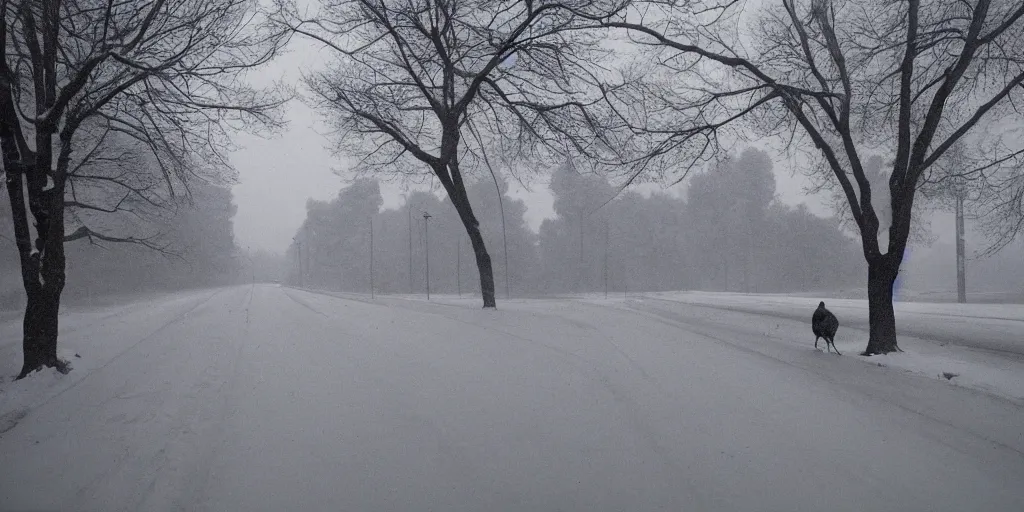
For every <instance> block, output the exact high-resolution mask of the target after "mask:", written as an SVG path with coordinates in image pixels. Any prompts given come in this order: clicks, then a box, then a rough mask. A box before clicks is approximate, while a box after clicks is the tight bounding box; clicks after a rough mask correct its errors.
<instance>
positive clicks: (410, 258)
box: [405, 198, 413, 293]
mask: <svg viewBox="0 0 1024 512" xmlns="http://www.w3.org/2000/svg"><path fill="white" fill-rule="evenodd" d="M405 211H406V212H408V214H409V293H412V292H413V290H412V205H411V204H409V199H408V198H406V200H405Z"/></svg>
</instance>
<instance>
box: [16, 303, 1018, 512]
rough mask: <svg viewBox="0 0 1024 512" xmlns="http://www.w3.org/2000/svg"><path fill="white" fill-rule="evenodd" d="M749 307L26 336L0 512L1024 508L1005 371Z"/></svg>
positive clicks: (609, 308)
mask: <svg viewBox="0 0 1024 512" xmlns="http://www.w3.org/2000/svg"><path fill="white" fill-rule="evenodd" d="M705 298H706V297H705ZM709 300H710V299H709ZM716 300H717V299H716ZM744 300H747V299H744ZM793 300H795V299H793ZM751 303H754V304H755V305H756V304H757V301H756V300H753V301H752V302H747V303H746V304H745V305H744V304H741V306H743V307H733V308H732V310H728V309H721V307H722V305H721V304H717V306H718V307H717V308H709V307H707V305H706V304H705V305H703V306H702V305H694V304H687V303H685V301H683V300H682V299H680V298H679V297H678V296H663V297H660V298H641V299H629V300H624V299H622V298H617V299H609V300H603V299H597V298H593V299H580V300H514V301H505V302H499V307H500V308H501V309H499V310H497V311H484V310H481V309H479V303H478V302H477V301H475V300H470V299H462V300H459V299H452V298H447V297H445V298H439V299H438V300H435V301H434V302H433V303H427V302H425V301H422V300H407V299H401V298H394V297H390V298H378V299H377V300H375V301H371V300H370V299H369V298H368V297H360V296H349V297H335V296H330V295H323V294H315V293H310V292H305V291H300V290H294V289H290V288H284V287H277V286H273V285H257V286H255V287H248V286H246V287H234V288H224V289H217V290H206V291H197V292H190V293H180V294H173V295H165V296H160V297H154V298H152V299H149V300H145V301H140V302H137V303H134V304H130V305H125V306H117V307H105V308H96V309H92V310H81V309H78V310H71V311H69V312H68V313H67V314H66V315H65V316H64V318H63V323H64V327H63V329H62V346H63V347H64V349H65V353H66V354H68V355H69V356H70V357H71V358H72V362H73V364H74V366H75V370H74V371H73V372H72V373H71V374H70V375H67V376H57V375H54V374H53V373H52V372H50V373H41V374H36V375H33V376H31V377H30V378H29V379H26V380H25V381H20V382H14V383H12V382H9V378H10V376H11V375H13V374H15V373H16V372H17V370H18V366H19V363H20V351H19V350H18V347H17V343H18V340H19V338H18V334H19V325H18V322H17V321H14V320H11V321H7V322H5V323H2V324H0V375H3V376H5V378H6V380H5V381H4V382H2V383H0V415H2V416H0V431H2V433H0V468H3V472H2V474H0V510H85V511H89V510H97V511H99V510H102V511H113V510H133V511H134V510H210V511H233V510H239V511H242V510H245V511H250V510H267V511H280V510H302V511H306V510H331V511H335V510H417V511H419V510H445V511H448V510H530V511H534V510H587V511H592V510H615V511H620V510H638V511H639V510H687V511H690V510H695V511H700V510H744V511H746V510H777V511H800V510H807V511H818V510H851V511H869V510H921V511H943V510H950V511H954V510H955V511H963V510H986V511H998V510H1008V511H1010V510H1012V511H1019V510H1024V487H1022V486H1021V484H1020V483H1021V482H1022V481H1024V409H1022V403H1024V386H1021V381H1022V379H1024V369H1022V367H1021V364H1022V363H1021V361H1020V358H1018V357H1016V355H1015V354H1014V352H1013V351H1012V350H1002V351H993V350H976V349H972V348H969V347H964V346H959V345H960V344H947V345H946V346H942V343H944V342H936V341H932V340H930V339H921V340H918V339H914V338H911V337H904V338H901V344H902V345H903V346H904V348H905V349H907V351H908V352H907V353H906V354H899V355H892V356H883V357H874V358H862V357H859V356H856V355H855V354H856V353H857V352H858V351H859V350H860V349H863V344H864V340H865V339H866V338H865V336H866V334H864V333H863V332H862V331H860V330H858V329H857V327H856V322H855V320H853V318H852V317H853V314H854V313H853V311H854V309H855V306H856V305H854V304H851V305H849V306H847V305H845V304H842V303H840V302H838V301H836V304H835V305H834V307H833V305H832V304H830V307H832V309H833V311H835V312H836V313H837V315H839V317H840V321H841V322H843V321H844V318H847V317H849V318H850V319H849V321H848V322H847V323H844V327H841V328H840V334H839V336H838V337H837V346H838V348H839V349H840V350H843V352H844V354H846V355H844V356H843V357H839V356H836V355H835V354H826V353H824V352H819V351H815V350H813V348H812V343H813V336H812V335H811V334H810V328H809V326H808V320H806V319H802V317H809V316H810V312H811V311H812V310H813V306H814V305H816V303H817V302H816V301H813V303H814V304H812V305H811V306H810V308H809V309H807V308H805V306H804V304H803V302H793V303H790V304H789V305H786V304H780V305H777V306H773V307H774V308H775V309H774V310H772V311H766V312H761V313H759V314H752V313H749V312H744V311H742V309H744V308H746V309H748V310H750V309H751V308H753V307H754V306H750V305H749V304H751ZM726 306H728V305H726ZM733 306H735V304H733ZM928 306H929V307H939V305H928ZM847 307H848V308H849V309H844V308H847ZM787 308H789V309H787ZM922 308H924V307H923V306H922ZM804 309H806V311H804ZM993 311H994V310H991V309H987V310H985V311H983V312H981V313H979V312H977V311H974V312H971V313H970V314H969V315H960V316H958V315H955V314H953V313H950V312H948V311H945V310H942V311H940V310H938V309H928V308H924V310H922V311H920V312H919V313H920V314H921V315H925V316H927V317H928V318H930V319H931V320H930V321H931V322H933V323H934V325H936V326H937V327H935V328H936V329H943V330H944V331H945V332H949V330H950V329H957V328H958V327H955V326H958V325H961V323H962V322H963V318H961V317H966V318H968V319H969V322H970V323H971V325H982V326H984V325H988V327H987V328H989V329H995V330H1001V331H1000V332H1002V331H1007V332H1008V333H1009V335H1014V333H1016V334H1017V335H1020V334H1022V331H1021V330H1018V331H1013V330H1012V328H1011V327H1007V325H1016V324H1004V323H1003V322H1012V321H1015V320H1014V318H1019V316H1018V317H1012V316H1011V317H1007V316H1006V314H1005V313H1004V312H993ZM1013 313H1014V310H1010V314H1011V315H1012V314H1013ZM787 315H790V316H791V317H792V319H790V318H788V317H787ZM898 316H899V317H900V321H901V322H902V321H903V320H904V319H905V318H907V315H906V314H905V313H903V312H899V313H898ZM921 322H924V320H921ZM942 326H946V327H942ZM970 328H971V329H974V327H970ZM964 329H965V328H964ZM958 332H960V331H958ZM970 332H973V331H963V332H960V334H964V333H966V334H970ZM1021 338H1022V336H1017V337H1016V338H1014V339H1015V340H1020V339H1021ZM967 341H968V342H969V341H971V340H967ZM985 343H989V342H988V341H986V342H985ZM965 344H969V343H965ZM990 348H997V349H1004V348H1005V347H990ZM75 353H77V354H79V355H80V356H81V357H80V358H77V357H74V354H75ZM879 364H882V365H884V366H879ZM957 364H960V365H962V366H961V367H958V368H952V366H953V365H957ZM915 365H916V366H915ZM933 366H937V367H945V366H951V368H950V369H949V370H948V371H950V372H954V373H960V374H961V375H960V376H957V377H954V378H953V379H952V380H948V381H947V380H946V379H944V378H940V377H938V376H937V375H934V374H933V373H934V372H933ZM958 370H959V371H958ZM943 371H945V370H943ZM972 372H974V373H972ZM1018 390H1020V394H1017V393H1018Z"/></svg>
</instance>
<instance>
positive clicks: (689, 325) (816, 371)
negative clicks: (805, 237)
mask: <svg viewBox="0 0 1024 512" xmlns="http://www.w3.org/2000/svg"><path fill="white" fill-rule="evenodd" d="M666 302H672V301H666ZM677 304H678V303H677ZM627 307H628V308H629V309H631V310H633V311H635V312H637V313H638V314H641V315H644V316H647V317H648V318H651V319H652V320H655V321H659V322H661V323H664V324H665V325H669V326H675V327H677V328H679V329H682V330H685V331H686V332H689V333H692V334H696V335H698V336H702V337H704V338H707V339H710V340H713V341H716V342H719V343H722V344H724V345H727V346H729V347H731V348H734V349H736V350H739V351H741V352H744V353H747V354H751V355H754V356H758V357H760V358H763V359H765V360H770V361H772V362H774V363H780V364H783V365H786V366H789V367H792V368H795V369H797V370H800V371H803V372H807V373H810V374H813V375H814V376H815V377H817V378H820V379H821V380H824V381H826V382H828V383H829V384H830V385H832V386H834V387H835V388H836V390H838V391H840V392H842V393H845V394H849V393H851V391H850V390H849V389H847V386H844V385H843V384H845V383H844V382H840V380H839V379H837V374H836V373H833V372H829V371H827V370H829V369H832V367H829V368H827V369H825V368H820V367H814V366H810V365H802V364H799V363H797V362H794V361H788V360H785V359H783V358H780V357H776V356H773V355H771V354H767V353H765V352H761V351H759V350H757V349H755V348H752V347H750V346H748V345H746V344H743V343H741V342H737V341H733V340H729V339H726V338H724V337H721V336H717V335H714V334H711V333H709V332H708V330H707V329H708V328H713V329H717V330H728V329H727V328H726V327H724V326H718V325H715V326H707V325H705V326H699V325H697V324H696V323H694V322H692V321H689V320H684V319H682V317H681V315H678V314H673V313H672V312H669V311H664V310H660V309H656V308H652V309H651V310H643V309H639V307H638V305H634V306H627ZM698 307H702V306H698ZM739 313H742V314H756V313H748V312H742V311H740V312H739ZM761 316H765V315H761ZM736 332H737V334H740V335H744V336H745V335H748V333H744V332H742V331H739V330H736ZM854 360H858V358H854ZM859 362H862V361H859ZM868 368H869V371H882V372H884V373H888V374H890V375H892V376H893V377H907V376H908V375H909V376H913V377H918V378H922V379H926V380H927V382H929V383H931V379H927V378H926V377H923V376H918V375H912V374H902V373H893V372H891V371H889V369H888V368H878V367H872V366H869V367H868ZM856 389H857V393H856V394H857V396H861V397H864V398H867V399H870V400H874V401H878V402H882V403H885V404H888V405H890V406H892V407H895V408H897V409H900V410H902V411H904V412H907V413H910V414H911V415H913V416H916V417H920V418H923V419H925V420H927V421H929V422H932V423H935V424H937V425H940V426H941V427H943V428H948V429H952V430H955V431H957V432H961V433H963V434H966V435H969V436H971V437H974V438H976V439H978V440H981V441H983V442H985V443H989V444H991V445H993V446H995V447H998V448H1000V449H1003V450H1007V451H1010V452H1013V453H1015V454H1017V455H1019V456H1021V457H1024V450H1022V449H1020V448H1017V447H1015V446H1012V445H1009V444H1007V443H1004V442H1002V441H1000V440H998V439H993V438H992V437H990V436H986V435H984V434H982V433H980V432H977V431H975V430H973V429H970V428H965V427H964V426H962V425H958V424H955V423H953V422H951V421H948V420H945V419H942V418H938V417H936V416H934V415H930V414H927V413H925V412H924V411H923V410H921V409H918V408H914V407H912V406H910V405H907V404H904V403H902V402H899V401H896V400H895V399H893V398H890V397H889V396H885V395H883V394H880V393H877V392H873V390H870V389H865V388H863V387H858V388H856ZM961 389H962V390H963V391H965V392H969V393H972V394H980V393H981V392H979V391H976V390H973V389H969V388H961ZM985 396H989V397H990V398H993V399H996V400H1000V401H1007V400H1006V399H1005V398H1003V397H999V396H995V395H987V394H986V395H985ZM1007 402H1009V401H1007ZM1011 403H1012V402H1011ZM936 441H938V442H940V443H942V444H944V445H946V446H947V447H949V448H952V449H954V450H957V451H960V452H961V453H967V454H970V452H966V451H963V450H962V449H961V447H960V446H958V445H956V444H955V443H952V442H950V441H948V440H946V439H944V438H942V437H941V436H937V437H936Z"/></svg>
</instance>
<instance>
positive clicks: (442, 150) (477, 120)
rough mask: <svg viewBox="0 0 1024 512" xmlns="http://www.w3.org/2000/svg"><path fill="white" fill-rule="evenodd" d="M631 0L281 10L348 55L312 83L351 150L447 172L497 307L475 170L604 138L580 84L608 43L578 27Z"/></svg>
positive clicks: (418, 2) (286, 4) (445, 180)
mask: <svg viewBox="0 0 1024 512" xmlns="http://www.w3.org/2000/svg"><path fill="white" fill-rule="evenodd" d="M624 3H625V2H622V1H614V0H612V1H601V0H576V1H565V2H536V3H535V2H532V1H527V2H519V1H483V0H467V1H458V0H409V1H401V2H398V1H387V0H349V1H345V0H333V1H324V2H323V3H322V9H321V11H320V12H319V13H318V14H316V15H313V16H306V15H303V14H302V13H300V10H299V8H298V7H297V5H296V4H295V3H294V2H292V1H286V0H281V1H280V2H279V3H278V5H277V11H276V14H275V16H274V17H275V18H276V19H277V20H279V22H280V23H281V25H282V26H283V27H284V28H285V29H286V30H287V31H289V32H291V33H293V34H300V35H302V36H304V37H308V38H311V39H312V40H314V41H316V42H318V43H320V44H322V45H323V46H324V47H325V48H326V49H328V50H329V51H331V52H332V53H333V54H334V56H335V57H336V59H335V61H334V62H333V64H332V65H331V66H330V67H329V68H328V69H327V70H326V71H322V72H317V73H314V74H312V75H310V76H308V77H307V78H306V84H307V85H308V87H309V89H310V90H311V91H312V96H313V101H314V103H315V104H316V106H317V107H318V108H320V109H321V110H322V111H324V112H326V113H327V116H328V119H329V120H330V122H331V123H332V124H333V126H334V127H335V129H336V131H335V136H336V140H337V142H338V149H339V150H344V151H346V152H348V153H351V154H355V155H359V156H360V157H361V161H360V163H361V165H362V166H363V167H364V168H368V169H376V170H385V171H392V172H394V171H398V172H406V173H408V172H409V169H416V168H421V166H423V165H424V164H425V165H426V167H427V168H429V170H430V172H431V173H433V174H434V176H436V177H437V179H438V180H439V181H440V183H441V185H442V186H443V187H444V189H445V191H446V192H447V193H448V197H449V198H451V201H452V204H453V205H454V207H455V209H456V210H457V212H458V214H459V217H460V219H461V221H462V223H463V225H464V226H465V228H466V232H467V233H468V235H469V239H470V243H471V245H472V247H473V252H474V255H475V257H476V263H477V268H478V270H479V273H480V283H481V291H482V296H483V305H484V307H485V308H487V307H495V300H494V278H493V273H492V268H491V258H490V255H489V254H488V252H487V248H486V247H485V245H484V239H483V237H482V236H481V233H480V229H479V222H478V220H477V218H476V215H475V213H474V211H473V208H472V206H471V205H470V202H469V198H468V196H467V194H466V186H465V183H464V176H465V174H466V173H467V172H469V171H471V170H472V169H474V168H483V167H488V168H492V170H493V166H495V165H497V164H498V163H499V161H501V160H505V159H508V158H515V157H519V156H524V155H528V156H536V155H537V154H539V153H541V152H543V151H550V150H557V149H559V148H560V147H561V148H566V147H575V148H588V147H593V146H597V145H599V144H598V143H595V142H594V140H593V138H591V139H590V140H587V134H586V133H583V132H584V131H587V130H582V129H578V128H580V127H581V126H589V127H591V128H592V127H595V126H598V124H599V123H595V122H593V120H592V119H588V118H587V117H586V116H587V115H588V114H587V113H586V111H585V109H584V107H585V103H587V102H588V101H589V102H591V103H593V102H595V101H596V99H595V98H593V97H592V98H590V99H582V100H581V99H580V98H578V97H576V96H574V84H573V82H574V80H576V79H577V78H580V77H593V76H594V69H593V68H594V64H595V63H596V62H599V61H600V59H599V58H597V57H596V56H597V55H598V54H601V53H602V52H603V51H602V50H601V48H600V41H599V40H598V39H597V37H596V35H595V34H591V33H586V32H580V31H578V30H577V29H578V28H580V22H581V21H585V20H584V19H583V18H580V17H579V15H578V13H589V14H590V15H594V16H596V15H609V14H611V13H614V12H616V11H617V10H619V9H621V8H622V5H623V4H624ZM582 79H583V78H581V80H582ZM592 82H593V81H591V82H590V83H592ZM587 133H591V132H590V131H587ZM603 147H604V148H606V149H607V148H609V147H610V146H608V145H605V146H603Z"/></svg>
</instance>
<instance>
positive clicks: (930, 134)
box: [595, 0, 1024, 355]
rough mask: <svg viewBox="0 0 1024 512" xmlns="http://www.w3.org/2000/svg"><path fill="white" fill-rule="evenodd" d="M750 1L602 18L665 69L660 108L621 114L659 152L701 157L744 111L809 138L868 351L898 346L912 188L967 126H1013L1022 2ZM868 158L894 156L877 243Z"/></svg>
mask: <svg viewBox="0 0 1024 512" xmlns="http://www.w3.org/2000/svg"><path fill="white" fill-rule="evenodd" d="M746 7H749V6H748V5H747V3H746V2H741V1H737V0H721V1H701V0H693V1H684V2H678V1H672V2H669V1H651V2H637V3H636V5H635V6H634V7H633V8H632V9H630V10H629V11H628V12H626V13H623V14H620V15H618V16H612V17H607V18H603V19H599V20H597V19H595V21H596V22H597V25H599V26H601V27H606V28H617V29H622V30H625V31H627V32H628V33H629V34H630V35H631V37H633V38H635V39H636V40H637V41H638V42H639V43H641V44H642V45H644V46H646V47H647V48H649V49H650V50H651V52H650V53H649V54H648V55H650V56H651V58H653V59H654V61H655V62H656V63H657V64H658V65H659V66H658V71H656V72H652V73H651V74H652V77H653V79H657V78H659V77H660V78H662V79H663V80H664V81H663V82H662V83H661V84H658V85H659V86H658V88H657V91H658V93H657V94H655V95H647V96H645V97H644V98H643V101H644V108H645V109H646V111H647V112H653V113H655V114H658V115H656V116H654V117H653V118H651V117H650V116H648V117H646V118H639V119H642V120H643V122H642V123H641V122H638V121H636V120H635V119H638V118H635V117H630V116H629V115H628V114H629V112H628V111H626V110H625V109H624V108H622V109H620V111H621V112H623V114H622V118H623V119H631V120H632V121H631V123H632V125H633V126H634V127H635V128H636V129H643V130H645V131H647V132H648V133H653V134H655V135H660V136H662V138H661V142H660V146H659V148H660V153H659V154H662V155H664V154H669V153H671V152H673V151H678V150H680V149H694V148H696V149H695V151H696V152H697V154H704V152H705V149H708V148H710V149H713V148H714V144H715V143H716V142H717V137H718V134H719V132H720V131H722V130H725V129H727V128H729V127H735V128H736V129H737V131H741V129H740V127H739V126H737V123H736V121H739V120H741V119H742V120H745V121H747V123H745V124H744V125H742V130H751V129H753V130H754V131H755V132H756V133H758V134H760V135H773V136H780V137H783V138H785V140H787V141H788V142H790V143H791V144H792V145H791V147H793V148H810V147H811V146H813V148H814V149H809V151H808V154H810V155H813V156H814V158H815V160H816V162H819V163H821V164H822V167H823V168H824V169H826V170H827V171H828V172H829V173H830V175H831V177H832V178H831V179H833V180H834V181H833V182H834V183H835V184H836V186H837V187H839V188H840V189H841V190H842V193H843V196H844V197H845V199H846V202H847V204H848V206H849V209H850V214H851V215H852V217H853V219H854V221H855V222H856V224H857V226H858V228H859V231H860V235H861V247H862V251H863V254H864V258H865V260H866V261H867V264H868V301H869V316H870V324H871V325H870V338H869V340H868V344H867V348H866V349H865V351H864V352H865V354H868V355H870V354H880V353H888V352H891V351H894V350H899V347H898V345H897V340H896V322H895V317H894V313H893V306H892V290H893V284H894V281H895V280H896V276H897V273H898V272H899V268H900V264H901V262H902V260H903V255H904V251H905V249H906V246H907V241H908V237H909V235H910V232H911V224H912V223H911V218H912V212H913V211H914V201H915V196H916V193H917V190H918V187H917V186H916V185H917V184H918V182H919V181H920V179H921V176H922V175H923V174H924V173H925V172H926V171H928V169H929V168H931V167H932V166H933V165H934V164H935V163H936V162H937V161H938V160H939V159H940V158H942V156H943V155H944V154H945V153H946V152H947V151H948V150H949V149H950V147H952V146H953V145H954V144H955V143H956V142H957V141H959V140H962V139H964V137H966V136H968V134H969V133H971V132H972V130H975V129H980V128H982V127H992V126H1000V122H1001V121H1004V120H1016V121H1018V122H1019V119H1020V110H1019V107H1018V105H1019V104H1020V101H1021V100H1024V97H1022V96H1021V94H1022V91H1024V88H1022V87H1021V85H1022V82H1024V19H1022V17H1024V4H1021V3H1020V2H1008V1H1000V0H994V1H993V0H971V1H962V2H949V1H945V0H908V1H906V2H889V1H882V0H868V1H844V0H809V1H800V0H780V1H779V2H772V3H771V5H768V6H764V7H762V8H760V9H754V8H750V9H747V8H746ZM749 20H752V23H751V24H750V25H743V24H744V23H745V21H749ZM741 25H742V27H741ZM747 26H752V27H753V29H754V30H753V31H748V30H745V28H746V27H747ZM649 82H650V81H649ZM624 97H625V98H628V99H629V100H630V101H634V102H635V101H636V97H635V96H631V97H630V96H624ZM619 104H620V105H624V104H625V102H624V101H622V100H619ZM631 108H633V109H635V108H636V107H631ZM661 114H664V115H661ZM868 153H873V154H879V153H881V154H891V155H893V158H892V162H893V163H892V172H891V173H890V174H889V179H888V189H889V195H890V204H891V211H892V223H891V225H890V226H889V228H888V237H887V241H886V243H885V246H884V247H883V246H882V244H880V242H879V236H878V235H879V219H878V214H877V213H876V209H875V206H873V205H872V201H871V198H872V193H873V192H875V191H874V190H872V187H871V183H870V181H871V180H870V177H869V176H868V175H867V174H866V173H865V169H864V158H865V156H866V155H867V154H868ZM1020 155H1021V153H1020V152H1019V151H1013V150H1008V151H1007V152H1006V153H1002V154H995V155H989V157H990V159H991V161H993V162H995V161H1000V160H1006V159H1014V158H1019V157H1020ZM886 160H888V159H886Z"/></svg>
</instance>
